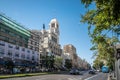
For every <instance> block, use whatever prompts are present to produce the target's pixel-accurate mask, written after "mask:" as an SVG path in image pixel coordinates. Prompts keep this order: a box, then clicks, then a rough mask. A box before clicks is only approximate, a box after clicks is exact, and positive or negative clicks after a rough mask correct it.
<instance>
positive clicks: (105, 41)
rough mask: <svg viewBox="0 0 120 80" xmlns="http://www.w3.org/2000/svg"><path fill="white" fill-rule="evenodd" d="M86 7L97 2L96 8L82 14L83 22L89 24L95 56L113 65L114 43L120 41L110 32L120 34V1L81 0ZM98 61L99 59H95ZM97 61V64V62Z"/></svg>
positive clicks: (110, 65)
mask: <svg viewBox="0 0 120 80" xmlns="http://www.w3.org/2000/svg"><path fill="white" fill-rule="evenodd" d="M81 2H82V3H83V4H85V7H86V8H88V7H89V5H90V4H92V3H93V4H95V6H96V9H93V10H92V9H91V10H88V11H87V12H86V14H84V15H82V16H81V17H82V19H81V22H83V23H87V24H88V34H89V36H90V37H91V42H92V44H93V47H92V48H91V50H93V51H94V56H97V57H96V58H98V59H99V60H105V61H107V65H108V66H109V67H111V68H112V67H113V63H114V61H115V59H114V48H113V47H112V46H111V45H112V44H114V43H116V42H118V41H119V40H118V38H117V37H115V36H110V34H108V33H110V32H111V33H112V32H114V33H116V34H120V27H119V25H120V7H119V6H120V1H119V0H81ZM95 62H96V63H98V62H99V61H98V60H95ZM96 63H95V64H96Z"/></svg>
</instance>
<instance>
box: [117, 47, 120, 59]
mask: <svg viewBox="0 0 120 80" xmlns="http://www.w3.org/2000/svg"><path fill="white" fill-rule="evenodd" d="M116 59H117V60H118V59H120V48H118V49H117V53H116Z"/></svg>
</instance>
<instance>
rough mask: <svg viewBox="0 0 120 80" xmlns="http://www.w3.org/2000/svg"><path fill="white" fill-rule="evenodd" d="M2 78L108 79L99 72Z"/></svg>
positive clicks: (41, 79)
mask: <svg viewBox="0 0 120 80" xmlns="http://www.w3.org/2000/svg"><path fill="white" fill-rule="evenodd" d="M2 80H107V74H104V73H97V74H96V75H90V74H88V72H83V75H70V74H50V75H40V76H32V77H21V78H9V79H2Z"/></svg>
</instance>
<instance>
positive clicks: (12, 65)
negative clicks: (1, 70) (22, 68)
mask: <svg viewBox="0 0 120 80" xmlns="http://www.w3.org/2000/svg"><path fill="white" fill-rule="evenodd" d="M5 63H6V64H5V65H6V68H7V69H9V70H10V71H11V72H12V73H13V68H14V66H15V65H14V63H13V61H11V60H9V61H6V62H5Z"/></svg>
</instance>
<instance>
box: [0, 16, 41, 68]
mask: <svg viewBox="0 0 120 80" xmlns="http://www.w3.org/2000/svg"><path fill="white" fill-rule="evenodd" d="M39 45H40V44H39V36H38V35H37V34H34V33H32V32H31V31H30V30H29V29H27V28H25V27H24V26H22V25H21V24H18V23H17V22H16V21H14V20H12V19H11V18H9V17H7V16H5V15H4V14H0V59H1V60H0V61H1V62H0V64H2V65H5V62H4V61H7V60H8V61H15V65H16V66H17V67H18V66H19V67H22V68H23V67H28V66H32V67H35V66H36V64H39V60H40V53H39Z"/></svg>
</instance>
